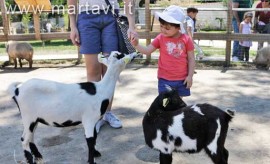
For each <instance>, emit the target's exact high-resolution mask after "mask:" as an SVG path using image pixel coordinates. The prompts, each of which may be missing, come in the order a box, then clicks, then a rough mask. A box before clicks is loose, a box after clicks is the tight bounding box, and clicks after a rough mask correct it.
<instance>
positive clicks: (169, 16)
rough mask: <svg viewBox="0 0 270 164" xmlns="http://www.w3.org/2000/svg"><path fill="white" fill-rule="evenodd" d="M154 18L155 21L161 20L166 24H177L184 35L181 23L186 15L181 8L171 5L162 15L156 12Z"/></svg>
mask: <svg viewBox="0 0 270 164" xmlns="http://www.w3.org/2000/svg"><path fill="white" fill-rule="evenodd" d="M155 16H156V18H157V19H158V18H161V19H163V20H164V21H166V22H168V23H174V24H179V25H180V27H181V33H183V34H184V33H185V29H184V25H183V23H184V22H185V19H186V14H185V12H184V10H183V9H182V8H181V7H179V6H175V5H171V6H169V7H167V8H166V9H165V10H164V11H163V12H162V13H161V12H156V13H155Z"/></svg>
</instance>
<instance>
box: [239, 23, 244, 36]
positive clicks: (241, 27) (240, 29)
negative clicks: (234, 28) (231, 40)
mask: <svg viewBox="0 0 270 164" xmlns="http://www.w3.org/2000/svg"><path fill="white" fill-rule="evenodd" d="M242 31H243V24H242V23H240V26H239V33H240V34H242Z"/></svg>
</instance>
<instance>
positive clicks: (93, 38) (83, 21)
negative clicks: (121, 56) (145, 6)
mask: <svg viewBox="0 0 270 164" xmlns="http://www.w3.org/2000/svg"><path fill="white" fill-rule="evenodd" d="M109 2H110V4H111V5H112V8H113V9H115V10H114V12H115V13H117V12H119V4H118V1H117V0H109ZM123 2H124V5H125V11H124V13H125V14H126V15H127V17H128V21H129V29H128V34H127V35H128V37H129V38H130V39H132V38H133V37H134V35H135V34H136V32H135V21H134V14H133V7H134V4H133V0H123ZM68 7H69V17H70V27H71V32H70V39H71V41H72V43H73V44H74V45H76V46H79V47H80V53H81V54H83V55H84V59H85V65H86V74H87V81H100V80H101V78H102V77H103V76H104V75H105V72H106V66H105V65H102V64H101V63H99V62H98V54H99V53H103V54H104V55H105V56H109V54H110V53H111V52H112V51H117V50H118V37H117V23H116V19H115V17H114V15H113V14H114V13H113V12H112V11H110V10H109V6H108V5H107V4H106V1H105V0H68ZM77 14H78V16H77ZM111 106H112V101H111V102H110V104H109V105H108V107H107V110H106V113H105V114H104V116H103V119H101V120H99V122H98V123H97V124H96V130H97V132H99V129H100V127H101V126H102V125H104V123H105V122H107V123H109V125H110V126H111V127H113V128H121V127H122V122H121V121H120V120H119V119H118V118H117V116H115V115H114V114H113V113H112V112H111Z"/></svg>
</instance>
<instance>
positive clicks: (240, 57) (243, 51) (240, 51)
mask: <svg viewBox="0 0 270 164" xmlns="http://www.w3.org/2000/svg"><path fill="white" fill-rule="evenodd" d="M244 54H245V47H244V46H241V45H239V56H238V59H239V60H241V61H242V60H244Z"/></svg>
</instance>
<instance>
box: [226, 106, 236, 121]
mask: <svg viewBox="0 0 270 164" xmlns="http://www.w3.org/2000/svg"><path fill="white" fill-rule="evenodd" d="M225 112H226V119H227V120H228V121H231V120H232V118H233V117H234V116H235V113H236V111H235V110H231V109H226V111H225Z"/></svg>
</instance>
